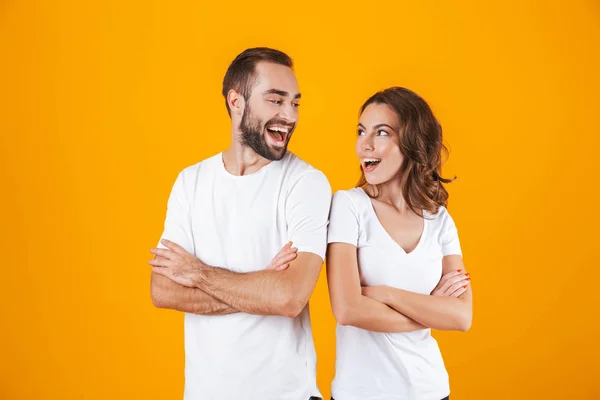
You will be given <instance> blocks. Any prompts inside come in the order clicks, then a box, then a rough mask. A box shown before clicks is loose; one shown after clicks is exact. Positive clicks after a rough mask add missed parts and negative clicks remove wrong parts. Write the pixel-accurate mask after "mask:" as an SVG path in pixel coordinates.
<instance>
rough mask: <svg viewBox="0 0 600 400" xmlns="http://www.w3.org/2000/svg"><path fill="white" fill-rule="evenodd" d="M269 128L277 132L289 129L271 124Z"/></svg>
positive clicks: (284, 131)
mask: <svg viewBox="0 0 600 400" xmlns="http://www.w3.org/2000/svg"><path fill="white" fill-rule="evenodd" d="M268 129H269V130H272V131H275V132H281V133H288V130H287V129H286V128H281V127H279V126H271V127H269V128H268Z"/></svg>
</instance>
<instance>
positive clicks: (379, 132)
mask: <svg viewBox="0 0 600 400" xmlns="http://www.w3.org/2000/svg"><path fill="white" fill-rule="evenodd" d="M377 135H378V136H389V134H388V133H387V132H386V131H384V130H383V129H382V130H380V131H377Z"/></svg>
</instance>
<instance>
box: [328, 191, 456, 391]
mask: <svg viewBox="0 0 600 400" xmlns="http://www.w3.org/2000/svg"><path fill="white" fill-rule="evenodd" d="M327 240H328V242H329V243H334V242H340V243H349V244H351V245H354V246H356V247H357V249H358V253H357V257H358V267H359V272H360V277H361V284H362V285H366V286H377V285H386V286H391V287H395V288H399V289H404V290H409V291H411V292H415V293H421V294H427V295H428V294H430V293H431V291H432V290H433V289H434V288H435V286H436V285H437V284H438V282H439V280H440V278H441V276H442V258H443V257H444V256H446V255H450V254H461V249H460V242H459V239H458V234H457V230H456V226H455V225H454V221H453V220H452V218H451V217H450V214H448V211H447V210H446V208H445V207H440V208H439V211H438V213H437V214H435V215H432V214H430V213H427V212H425V224H424V230H423V233H422V235H421V239H420V241H419V243H418V245H417V247H416V248H415V249H414V250H413V251H412V252H410V253H408V254H407V253H406V252H405V251H404V250H403V249H402V247H400V246H399V245H398V244H397V243H396V242H395V241H394V239H392V237H391V236H390V235H389V234H388V233H387V231H386V230H385V229H384V227H383V225H381V223H380V222H379V219H378V218H377V214H376V213H375V210H374V208H373V205H372V203H371V198H370V197H369V196H368V195H367V194H366V193H365V192H364V190H363V189H361V188H355V189H351V190H341V191H338V192H336V193H335V195H334V196H333V201H332V205H331V214H330V217H329V233H328V239H327ZM336 341H337V348H336V365H335V379H334V381H333V383H332V396H333V397H334V398H335V400H362V399H371V400H440V399H442V398H444V397H446V396H448V395H449V393H450V387H449V383H448V374H447V372H446V368H445V367H444V361H443V360H442V355H441V353H440V350H439V348H438V345H437V342H436V340H435V339H434V338H433V337H432V336H431V329H422V330H418V331H414V332H406V333H382V332H372V331H367V330H364V329H360V328H356V327H353V326H341V325H339V324H338V325H337V327H336Z"/></svg>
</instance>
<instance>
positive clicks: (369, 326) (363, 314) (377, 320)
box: [336, 295, 427, 333]
mask: <svg viewBox="0 0 600 400" xmlns="http://www.w3.org/2000/svg"><path fill="white" fill-rule="evenodd" d="M336 319H337V321H338V323H340V324H341V325H350V326H354V327H356V328H361V329H365V330H368V331H375V332H387V333H392V332H412V331H416V330H419V329H426V328H427V327H426V326H423V325H421V324H419V323H418V322H416V321H414V320H412V319H410V318H409V317H407V316H405V315H403V314H402V313H400V312H398V311H396V310H394V309H392V308H390V307H388V306H387V305H385V304H383V303H380V302H379V301H377V300H374V299H371V298H369V297H367V296H362V295H361V296H360V297H359V298H357V299H356V301H355V302H354V304H348V305H346V306H344V308H343V310H342V311H338V312H337V313H336Z"/></svg>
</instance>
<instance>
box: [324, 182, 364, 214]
mask: <svg viewBox="0 0 600 400" xmlns="http://www.w3.org/2000/svg"><path fill="white" fill-rule="evenodd" d="M369 201H370V199H369V196H367V194H366V193H365V192H364V191H363V190H362V189H361V188H352V189H347V190H338V191H336V192H335V193H334V195H333V200H332V204H331V208H332V210H333V209H334V208H335V209H336V210H338V211H339V210H342V209H350V210H351V211H352V212H353V213H354V214H355V215H356V216H357V217H358V216H360V215H363V214H364V212H365V210H366V209H367V207H368V206H369Z"/></svg>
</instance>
